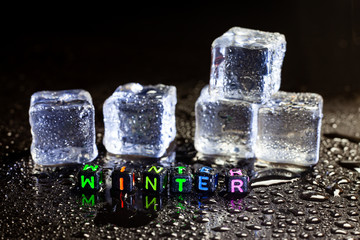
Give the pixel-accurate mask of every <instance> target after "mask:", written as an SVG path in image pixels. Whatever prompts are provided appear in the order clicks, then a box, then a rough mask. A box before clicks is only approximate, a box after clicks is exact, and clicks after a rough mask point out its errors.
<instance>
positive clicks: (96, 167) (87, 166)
mask: <svg viewBox="0 0 360 240" xmlns="http://www.w3.org/2000/svg"><path fill="white" fill-rule="evenodd" d="M98 167H99V165H95V166H91V165H87V164H86V165H85V167H84V169H83V171H86V170H88V169H89V168H91V170H93V171H94V172H95V171H96V169H98Z"/></svg>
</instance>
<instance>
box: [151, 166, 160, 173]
mask: <svg viewBox="0 0 360 240" xmlns="http://www.w3.org/2000/svg"><path fill="white" fill-rule="evenodd" d="M153 169H154V171H155V172H156V173H159V172H161V171H162V170H163V169H164V168H163V167H160V168H159V169H157V168H156V167H155V166H152V167H151V168H150V169H149V171H148V172H151V171H152V170H153Z"/></svg>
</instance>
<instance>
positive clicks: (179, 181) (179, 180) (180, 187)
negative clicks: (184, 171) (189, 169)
mask: <svg viewBox="0 0 360 240" xmlns="http://www.w3.org/2000/svg"><path fill="white" fill-rule="evenodd" d="M175 182H178V183H179V192H182V191H183V183H184V182H186V179H185V178H177V179H175Z"/></svg>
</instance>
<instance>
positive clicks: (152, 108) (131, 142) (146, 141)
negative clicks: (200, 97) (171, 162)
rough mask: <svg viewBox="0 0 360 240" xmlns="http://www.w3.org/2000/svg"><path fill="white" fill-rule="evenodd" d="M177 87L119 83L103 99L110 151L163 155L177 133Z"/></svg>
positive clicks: (107, 141)
mask: <svg viewBox="0 0 360 240" xmlns="http://www.w3.org/2000/svg"><path fill="white" fill-rule="evenodd" d="M175 105H176V88H175V87H173V86H165V85H162V84H159V85H155V86H141V85H140V84H136V83H129V84H126V85H124V86H120V87H118V88H117V89H116V91H115V92H114V93H113V95H111V96H110V97H109V98H108V99H107V100H106V101H105V103H104V108H103V111H104V124H105V135H104V145H105V147H106V149H107V151H109V152H110V153H113V154H122V155H140V156H147V157H161V156H162V155H164V153H165V152H166V149H167V148H168V147H169V144H170V143H171V142H172V141H173V140H174V138H175V135H176V126H175Z"/></svg>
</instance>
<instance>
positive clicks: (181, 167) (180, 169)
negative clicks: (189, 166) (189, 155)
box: [177, 166, 186, 174]
mask: <svg viewBox="0 0 360 240" xmlns="http://www.w3.org/2000/svg"><path fill="white" fill-rule="evenodd" d="M185 168H186V167H183V166H179V167H177V169H178V172H179V174H182V173H183V169H185Z"/></svg>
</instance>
